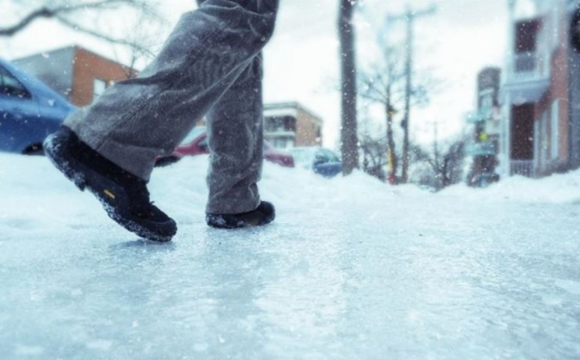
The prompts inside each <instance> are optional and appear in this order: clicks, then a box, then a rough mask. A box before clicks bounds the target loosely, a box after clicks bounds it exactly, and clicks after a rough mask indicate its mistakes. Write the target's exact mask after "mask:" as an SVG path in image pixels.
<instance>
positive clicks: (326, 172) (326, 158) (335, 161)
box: [290, 147, 342, 178]
mask: <svg viewBox="0 0 580 360" xmlns="http://www.w3.org/2000/svg"><path fill="white" fill-rule="evenodd" d="M290 152H291V153H292V156H293V157H294V162H295V163H296V164H297V165H298V166H302V167H303V168H306V169H309V170H312V171H314V172H315V173H316V174H320V175H322V176H324V177H328V178H331V177H333V176H336V175H338V174H339V173H340V172H341V171H342V161H341V160H340V157H339V156H338V154H336V153H335V152H334V151H332V150H329V149H325V148H322V147H296V148H294V149H292V150H290Z"/></svg>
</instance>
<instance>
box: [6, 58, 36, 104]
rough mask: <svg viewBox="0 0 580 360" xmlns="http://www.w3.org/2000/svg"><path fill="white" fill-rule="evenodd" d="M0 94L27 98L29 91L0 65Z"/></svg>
mask: <svg viewBox="0 0 580 360" xmlns="http://www.w3.org/2000/svg"><path fill="white" fill-rule="evenodd" d="M0 96H11V97H19V98H27V99H29V98H30V97H31V96H30V93H29V92H28V90H26V88H25V87H24V85H22V84H21V83H20V81H18V79H16V78H15V77H14V76H13V75H12V74H10V73H9V72H8V70H6V69H5V68H3V67H2V66H0Z"/></svg>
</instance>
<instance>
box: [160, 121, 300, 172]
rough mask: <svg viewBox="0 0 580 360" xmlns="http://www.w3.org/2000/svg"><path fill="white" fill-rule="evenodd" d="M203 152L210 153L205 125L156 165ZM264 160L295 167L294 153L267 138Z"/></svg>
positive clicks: (197, 127)
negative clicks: (278, 146)
mask: <svg viewBox="0 0 580 360" xmlns="http://www.w3.org/2000/svg"><path fill="white" fill-rule="evenodd" d="M201 154H209V148H208V143H207V133H206V128H205V126H196V127H195V128H193V130H192V131H191V132H190V133H189V134H188V135H187V136H186V137H185V139H184V140H183V141H182V142H181V144H180V145H179V146H178V147H177V148H176V149H175V150H174V151H173V153H171V155H169V156H164V157H159V158H157V160H156V162H155V165H156V166H163V165H168V164H172V163H174V162H177V161H179V160H181V158H183V157H184V156H195V155H201ZM264 160H267V161H270V162H272V163H275V164H278V165H281V166H285V167H294V158H293V157H292V154H290V153H289V152H287V151H283V150H279V149H276V148H275V147H274V146H273V145H272V144H270V143H269V142H268V141H265V140H264Z"/></svg>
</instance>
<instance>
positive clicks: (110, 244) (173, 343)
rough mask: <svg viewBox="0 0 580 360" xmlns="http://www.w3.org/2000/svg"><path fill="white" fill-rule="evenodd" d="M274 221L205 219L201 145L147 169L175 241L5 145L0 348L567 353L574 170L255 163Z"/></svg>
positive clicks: (446, 355)
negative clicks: (116, 215)
mask: <svg viewBox="0 0 580 360" xmlns="http://www.w3.org/2000/svg"><path fill="white" fill-rule="evenodd" d="M265 166H266V167H265V171H264V176H263V181H262V183H261V189H262V195H263V197H264V199H268V200H271V201H272V202H273V203H274V204H275V205H276V207H277V210H278V218H277V220H276V222H275V223H273V224H272V225H270V226H267V227H264V228H259V229H253V230H239V231H224V230H215V229H210V228H208V227H206V226H205V223H204V204H205V198H206V189H205V174H206V168H207V158H206V157H197V158H191V159H185V160H184V161H182V162H180V163H178V164H176V165H175V166H172V167H167V168H161V169H157V170H156V171H155V173H154V176H153V179H152V183H151V192H152V197H153V200H155V201H156V204H157V205H159V207H160V208H162V209H164V210H166V211H167V212H168V213H169V214H170V215H172V216H173V217H175V218H176V220H177V221H178V225H179V227H180V230H179V233H178V235H177V236H176V238H175V239H174V241H173V242H172V243H170V244H161V245H159V244H153V243H147V242H143V241H140V240H138V239H136V238H135V237H134V236H133V235H131V234H130V233H128V232H126V231H125V230H123V229H122V228H120V227H118V226H116V225H115V224H114V223H112V222H111V221H110V220H109V218H108V217H107V216H106V215H105V213H104V211H102V210H101V208H100V205H99V203H98V202H97V201H96V200H95V199H93V198H92V197H91V195H89V194H87V193H80V192H79V191H78V190H77V189H76V188H75V187H74V185H72V184H71V183H69V182H68V181H66V180H65V179H64V178H63V177H62V176H61V175H60V174H59V173H58V172H57V171H56V170H54V169H53V168H52V166H51V165H50V164H49V162H48V161H47V160H46V159H44V158H41V157H21V156H13V155H6V154H0V359H83V360H84V359H220V360H221V359H578V358H580V259H579V255H578V254H580V240H579V239H580V236H579V226H578V224H579V222H580V209H579V206H580V201H579V199H580V185H579V184H580V181H579V179H580V173H578V172H576V173H572V174H568V175H561V176H557V177H553V178H548V179H545V180H540V181H531V180H526V179H517V178H516V179H509V180H506V181H505V182H503V183H501V184H500V185H499V186H494V187H491V188H489V189H484V190H473V189H467V188H465V187H462V186H458V187H455V188H453V189H449V190H447V191H444V192H442V193H439V194H431V193H428V192H423V191H420V190H417V189H416V188H414V187H411V186H405V187H399V188H391V187H388V186H386V185H384V184H381V183H379V182H378V181H375V180H373V179H371V178H368V177H366V176H364V175H362V174H360V173H359V174H355V175H353V176H351V177H349V178H346V179H343V178H335V179H331V180H326V179H322V178H318V177H316V176H314V175H312V174H310V173H308V172H306V171H302V170H301V169H284V168H279V167H277V166H275V165H271V164H266V165H265Z"/></svg>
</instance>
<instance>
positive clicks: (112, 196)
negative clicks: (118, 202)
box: [103, 189, 115, 200]
mask: <svg viewBox="0 0 580 360" xmlns="http://www.w3.org/2000/svg"><path fill="white" fill-rule="evenodd" d="M103 192H104V193H105V195H107V196H108V197H110V198H111V199H113V200H115V194H113V193H112V192H110V191H109V190H107V189H105V190H103Z"/></svg>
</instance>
